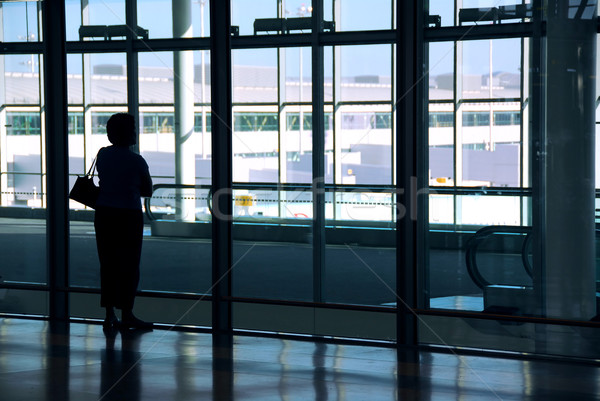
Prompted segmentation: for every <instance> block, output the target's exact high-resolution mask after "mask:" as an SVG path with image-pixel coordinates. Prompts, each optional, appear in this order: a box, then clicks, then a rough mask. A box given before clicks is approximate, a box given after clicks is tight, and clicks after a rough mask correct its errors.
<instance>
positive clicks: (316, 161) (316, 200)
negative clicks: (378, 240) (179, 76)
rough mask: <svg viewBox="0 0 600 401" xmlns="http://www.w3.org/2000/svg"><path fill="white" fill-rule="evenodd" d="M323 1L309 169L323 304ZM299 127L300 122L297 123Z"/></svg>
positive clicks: (316, 23) (316, 13)
mask: <svg viewBox="0 0 600 401" xmlns="http://www.w3.org/2000/svg"><path fill="white" fill-rule="evenodd" d="M322 22H323V0H314V1H313V12H312V52H311V54H312V77H313V85H312V116H313V117H312V123H313V137H312V149H313V157H312V168H313V176H312V177H313V182H312V191H313V301H314V302H323V282H324V278H325V119H324V102H325V100H324V98H325V92H324V88H323V87H324V80H325V79H324V67H323V65H324V62H323V59H324V52H323V46H322V45H321V44H320V43H319V38H320V34H321V27H322ZM300 124H302V121H301V122H300Z"/></svg>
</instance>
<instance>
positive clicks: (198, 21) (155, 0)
mask: <svg viewBox="0 0 600 401" xmlns="http://www.w3.org/2000/svg"><path fill="white" fill-rule="evenodd" d="M176 7H179V8H180V12H175V13H174V12H173V10H174V8H176ZM174 15H175V16H176V18H178V20H177V23H176V24H175V26H176V27H178V32H177V33H174V32H173V18H174V17H173V16H174ZM209 16H210V5H209V1H208V0H198V1H172V0H137V17H138V26H140V27H142V28H144V29H147V30H148V37H149V38H150V39H157V38H181V37H207V36H209V34H210V18H209Z"/></svg>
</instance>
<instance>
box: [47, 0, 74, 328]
mask: <svg viewBox="0 0 600 401" xmlns="http://www.w3.org/2000/svg"><path fill="white" fill-rule="evenodd" d="M42 7H43V13H42V18H43V37H44V60H46V61H47V62H45V63H44V69H43V72H44V78H45V79H44V89H45V90H44V95H45V101H44V103H45V108H46V113H45V128H46V166H47V172H48V174H47V176H46V183H47V184H46V185H47V188H48V190H47V194H46V199H47V209H46V210H47V236H46V247H47V249H46V252H47V257H48V259H47V263H48V287H49V316H50V319H51V320H54V321H66V320H67V319H68V318H69V298H68V293H67V292H65V291H62V290H61V289H63V288H67V287H68V284H69V216H68V214H69V207H68V199H67V194H68V192H69V177H68V173H69V160H68V143H67V136H66V135H64V133H65V132H67V129H68V121H67V74H66V67H67V60H66V52H65V46H64V43H65V5H64V2H60V1H57V2H49V1H46V2H43V5H42Z"/></svg>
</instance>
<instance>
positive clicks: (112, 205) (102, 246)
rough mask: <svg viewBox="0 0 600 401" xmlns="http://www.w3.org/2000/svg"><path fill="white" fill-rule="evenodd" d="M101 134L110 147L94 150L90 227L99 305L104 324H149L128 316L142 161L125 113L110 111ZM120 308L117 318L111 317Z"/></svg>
mask: <svg viewBox="0 0 600 401" xmlns="http://www.w3.org/2000/svg"><path fill="white" fill-rule="evenodd" d="M106 132H107V134H108V140H109V141H110V142H111V143H112V146H108V147H105V148H102V149H100V151H99V152H98V156H97V159H96V169H97V171H98V178H99V186H100V195H99V197H98V201H97V203H96V213H95V218H94V227H95V228H96V245H97V247H98V256H99V258H100V289H101V291H100V292H101V298H100V305H101V306H102V307H104V308H106V319H105V320H104V324H103V325H104V327H105V328H112V327H117V326H120V327H123V328H151V327H152V324H151V323H147V322H144V321H142V320H139V319H138V318H136V317H135V316H134V315H133V303H134V299H135V294H136V292H137V287H138V283H139V280H140V256H141V252H142V234H143V223H144V219H143V215H142V202H141V197H142V196H151V195H152V179H151V178H150V172H149V170H148V164H147V163H146V161H145V160H144V158H143V157H142V156H140V155H139V154H137V153H134V152H132V151H131V150H130V149H129V147H130V146H131V145H135V143H136V136H137V135H136V130H135V120H134V118H133V116H132V115H131V114H127V113H118V114H114V115H112V116H111V117H110V118H109V120H108V122H107V124H106ZM115 308H117V309H121V311H122V313H121V322H119V320H118V319H117V316H116V315H115Z"/></svg>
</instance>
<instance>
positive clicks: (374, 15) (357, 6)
mask: <svg viewBox="0 0 600 401" xmlns="http://www.w3.org/2000/svg"><path fill="white" fill-rule="evenodd" d="M332 3H333V4H332ZM325 7H326V8H329V7H333V11H332V12H333V15H334V16H335V30H336V31H368V30H379V29H392V27H393V25H392V22H393V21H392V17H393V14H392V10H393V8H392V1H391V0H372V1H370V2H369V3H368V7H367V6H366V4H365V2H364V1H361V0H333V1H326V2H325ZM327 14H328V12H326V13H325V15H327Z"/></svg>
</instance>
